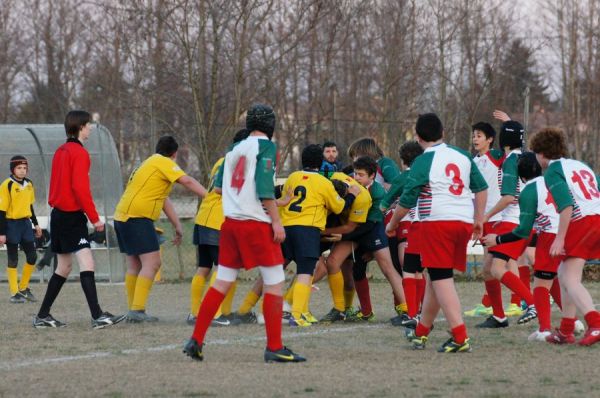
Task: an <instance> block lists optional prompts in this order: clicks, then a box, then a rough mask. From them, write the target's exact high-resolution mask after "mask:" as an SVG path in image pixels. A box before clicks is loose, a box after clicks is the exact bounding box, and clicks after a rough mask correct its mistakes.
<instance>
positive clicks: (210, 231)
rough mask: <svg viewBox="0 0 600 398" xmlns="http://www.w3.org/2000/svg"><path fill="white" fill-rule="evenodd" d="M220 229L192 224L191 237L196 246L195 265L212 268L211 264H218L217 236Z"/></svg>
mask: <svg viewBox="0 0 600 398" xmlns="http://www.w3.org/2000/svg"><path fill="white" fill-rule="evenodd" d="M220 235H221V231H219V230H217V229H214V228H209V227H205V226H203V225H198V224H196V225H194V236H193V238H192V240H193V243H194V245H196V246H197V256H196V259H197V265H198V267H202V268H212V266H213V265H219V237H220Z"/></svg>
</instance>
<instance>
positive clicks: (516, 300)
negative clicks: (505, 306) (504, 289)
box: [510, 293, 521, 307]
mask: <svg viewBox="0 0 600 398" xmlns="http://www.w3.org/2000/svg"><path fill="white" fill-rule="evenodd" d="M510 303H511V304H514V305H518V306H519V307H520V306H521V297H519V295H518V294H516V293H511V295H510Z"/></svg>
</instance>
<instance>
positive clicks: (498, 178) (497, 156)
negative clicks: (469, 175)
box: [473, 149, 504, 222]
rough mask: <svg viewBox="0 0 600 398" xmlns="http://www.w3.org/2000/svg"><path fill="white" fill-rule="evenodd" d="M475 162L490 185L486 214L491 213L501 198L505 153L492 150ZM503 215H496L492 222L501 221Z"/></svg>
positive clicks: (476, 158)
mask: <svg viewBox="0 0 600 398" xmlns="http://www.w3.org/2000/svg"><path fill="white" fill-rule="evenodd" d="M473 162H474V163H475V164H476V165H477V168H478V169H479V172H480V173H481V175H482V176H483V178H484V179H485V182H486V184H487V185H488V193H487V202H486V203H485V212H486V213H487V212H488V211H490V210H491V209H492V208H493V207H494V206H496V204H497V203H498V201H499V200H500V198H501V195H500V184H501V182H502V163H503V162H504V153H503V152H502V151H499V150H497V149H490V150H489V151H487V152H486V153H485V154H483V155H475V157H474V158H473ZM501 219H502V213H497V214H494V216H493V217H492V218H490V221H492V222H493V221H500V220H501Z"/></svg>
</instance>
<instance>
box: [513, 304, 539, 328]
mask: <svg viewBox="0 0 600 398" xmlns="http://www.w3.org/2000/svg"><path fill="white" fill-rule="evenodd" d="M535 318H537V310H536V309H535V305H533V304H532V305H530V306H529V307H527V309H526V310H525V312H524V313H523V315H521V317H520V318H519V320H518V321H517V323H518V324H519V325H522V324H524V323H527V322H530V321H533V320H534V319H535Z"/></svg>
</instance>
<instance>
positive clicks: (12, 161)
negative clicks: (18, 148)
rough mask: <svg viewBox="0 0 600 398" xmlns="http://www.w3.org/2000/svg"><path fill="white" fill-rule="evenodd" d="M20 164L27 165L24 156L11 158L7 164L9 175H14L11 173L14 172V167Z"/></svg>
mask: <svg viewBox="0 0 600 398" xmlns="http://www.w3.org/2000/svg"><path fill="white" fill-rule="evenodd" d="M21 164H24V165H25V166H27V165H28V163H27V158H25V156H21V155H16V156H13V157H12V158H10V164H9V168H10V174H14V173H13V171H14V170H15V167H17V166H19V165H21Z"/></svg>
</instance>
